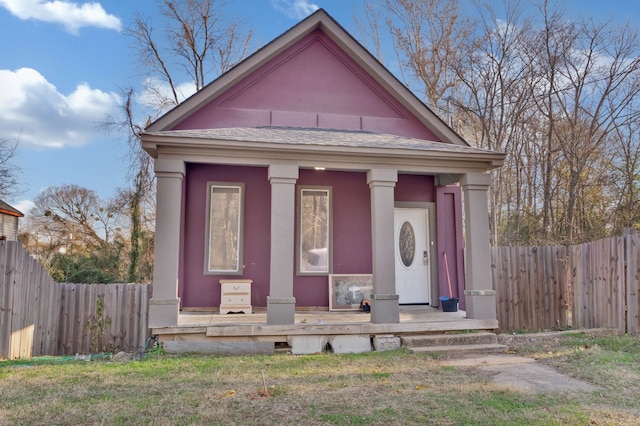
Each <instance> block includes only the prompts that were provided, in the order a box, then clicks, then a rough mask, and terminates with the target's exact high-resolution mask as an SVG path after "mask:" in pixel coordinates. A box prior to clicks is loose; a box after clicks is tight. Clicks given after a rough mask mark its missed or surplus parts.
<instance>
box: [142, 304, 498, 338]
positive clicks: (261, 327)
mask: <svg viewBox="0 0 640 426" xmlns="http://www.w3.org/2000/svg"><path fill="white" fill-rule="evenodd" d="M266 321H267V314H266V312H264V311H262V312H261V311H258V312H257V313H253V314H225V315H220V314H218V313H202V312H181V313H180V316H179V319H178V326H175V327H162V328H153V329H152V334H157V335H158V336H159V340H160V341H161V342H203V343H205V342H209V343H213V342H217V343H224V342H229V343H231V342H273V343H281V342H284V343H286V342H287V340H288V337H291V336H304V335H319V336H338V335H368V336H376V335H394V336H402V335H407V334H429V333H434V334H436V333H438V334H440V333H446V332H453V331H464V330H470V331H471V330H495V329H497V328H498V321H497V320H477V319H468V318H466V313H465V312H464V311H458V312H442V311H440V310H438V309H435V308H431V307H429V306H402V307H401V309H400V322H399V323H397V324H374V323H372V322H371V314H369V313H364V312H355V311H340V312H335V311H333V312H330V311H296V313H295V324H288V325H271V324H267V323H266Z"/></svg>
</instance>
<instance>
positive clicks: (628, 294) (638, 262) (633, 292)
mask: <svg viewBox="0 0 640 426" xmlns="http://www.w3.org/2000/svg"><path fill="white" fill-rule="evenodd" d="M624 236H625V260H626V262H627V263H626V265H627V267H626V271H625V298H626V312H627V315H626V329H627V333H629V334H632V335H636V334H638V333H640V316H639V315H638V309H639V305H640V303H639V297H640V291H639V290H640V273H639V271H638V268H639V267H640V259H639V258H638V256H639V255H640V251H639V250H638V246H639V244H638V234H637V233H636V232H635V230H633V229H625V235H624ZM0 276H1V275H0Z"/></svg>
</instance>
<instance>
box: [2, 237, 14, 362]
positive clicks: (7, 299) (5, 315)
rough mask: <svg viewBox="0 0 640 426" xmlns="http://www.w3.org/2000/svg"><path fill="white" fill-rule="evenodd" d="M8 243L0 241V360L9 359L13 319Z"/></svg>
mask: <svg viewBox="0 0 640 426" xmlns="http://www.w3.org/2000/svg"><path fill="white" fill-rule="evenodd" d="M10 246H11V244H10V242H9V241H0V359H8V358H9V347H10V341H11V319H12V317H13V312H12V310H13V286H11V285H10V282H11V281H10V278H9V275H10V269H9V265H12V264H13V256H12V254H11V250H10Z"/></svg>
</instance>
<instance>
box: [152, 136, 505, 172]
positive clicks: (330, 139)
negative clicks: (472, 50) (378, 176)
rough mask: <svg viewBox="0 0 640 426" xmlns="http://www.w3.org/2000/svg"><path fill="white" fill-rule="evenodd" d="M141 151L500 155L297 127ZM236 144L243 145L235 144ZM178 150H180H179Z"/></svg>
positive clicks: (183, 140)
mask: <svg viewBox="0 0 640 426" xmlns="http://www.w3.org/2000/svg"><path fill="white" fill-rule="evenodd" d="M143 140H144V148H145V150H147V151H148V152H150V153H151V154H152V155H153V156H154V157H155V155H154V154H157V148H158V146H162V145H164V146H165V147H169V146H171V147H173V148H174V149H180V150H185V149H190V148H199V147H215V148H225V149H243V150H270V151H275V150H276V149H277V148H278V147H281V149H282V150H287V151H294V150H297V151H300V152H302V151H315V152H317V153H321V152H322V153H333V154H338V153H339V154H340V155H347V154H350V155H351V156H361V157H363V158H364V156H365V155H372V154H374V155H378V156H381V157H383V158H386V159H390V158H391V156H395V157H398V158H400V157H404V158H408V157H419V156H430V157H432V158H436V157H440V158H445V157H446V158H449V159H456V160H459V161H464V160H465V158H467V159H468V160H470V161H484V162H487V163H490V164H491V165H492V166H491V168H493V167H497V166H500V165H502V162H503V160H504V154H502V153H499V152H495V151H488V150H484V149H479V148H473V147H470V146H461V145H452V144H443V143H442V142H432V141H425V140H422V139H415V138H408V137H402V136H397V135H389V134H380V133H371V132H366V131H355V130H330V129H321V128H297V127H272V126H264V127H235V128H220V129H191V130H167V131H162V132H144V133H143ZM238 142H242V143H241V144H239V143H238ZM179 147H180V148H179Z"/></svg>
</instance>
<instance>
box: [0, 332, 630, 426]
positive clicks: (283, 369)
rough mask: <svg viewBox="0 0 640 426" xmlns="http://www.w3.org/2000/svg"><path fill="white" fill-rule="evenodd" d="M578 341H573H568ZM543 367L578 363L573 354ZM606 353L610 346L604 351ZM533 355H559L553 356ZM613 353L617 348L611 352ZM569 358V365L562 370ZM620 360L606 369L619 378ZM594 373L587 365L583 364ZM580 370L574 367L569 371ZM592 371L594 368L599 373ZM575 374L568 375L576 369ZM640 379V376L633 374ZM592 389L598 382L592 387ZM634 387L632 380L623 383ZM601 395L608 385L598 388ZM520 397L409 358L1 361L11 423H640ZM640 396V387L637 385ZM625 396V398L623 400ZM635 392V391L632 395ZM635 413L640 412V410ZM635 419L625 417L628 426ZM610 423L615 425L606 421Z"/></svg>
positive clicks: (599, 402)
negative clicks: (595, 420)
mask: <svg viewBox="0 0 640 426" xmlns="http://www.w3.org/2000/svg"><path fill="white" fill-rule="evenodd" d="M570 339H571V338H570ZM562 342H564V338H562V339H560V340H559V341H558V342H556V343H557V344H558V347H557V348H556V349H553V350H551V352H556V353H557V354H558V355H557V356H555V357H553V358H547V359H546V360H545V361H544V362H553V363H555V365H557V366H558V368H563V366H565V365H567V366H568V365H570V364H571V363H572V362H585V363H586V362H587V361H589V362H590V361H591V359H590V358H588V357H586V359H583V358H577V361H576V359H571V358H570V357H571V356H572V352H571V351H567V352H565V349H568V348H570V347H573V346H575V344H576V342H572V343H571V344H570V345H569V346H565V347H563V346H562ZM600 347H602V345H600ZM543 349H544V350H542V351H539V352H535V351H533V350H532V351H531V352H529V353H528V355H530V356H536V354H537V355H542V354H543V353H547V352H550V350H549V349H550V348H549V347H546V348H543ZM603 351H604V352H607V353H608V350H603ZM563 360H564V361H563ZM622 361H623V360H621V359H611V360H610V361H607V362H608V367H609V368H610V369H612V370H611V371H618V370H616V368H621V369H622V370H620V372H617V373H616V374H615V376H616V378H617V379H618V380H619V378H620V375H624V371H627V370H625V369H627V368H629V370H628V371H630V372H632V373H633V372H636V373H637V370H635V368H636V367H630V366H629V365H628V364H626V363H624V362H622ZM584 365H590V364H584ZM572 368H573V367H572ZM599 368H600V367H599V366H593V369H594V370H596V369H599ZM569 373H570V371H569ZM634 374H635V373H634ZM586 379H587V380H592V379H593V377H591V378H590V377H587V378H586ZM624 383H626V382H624ZM597 384H599V385H600V383H597ZM610 385H611V386H612V388H611V389H609V388H608V387H607V386H605V387H604V388H605V389H606V390H605V391H604V392H605V394H604V395H603V396H598V395H585V394H575V395H573V394H568V393H564V394H563V393H555V394H546V395H532V394H527V393H519V392H512V391H508V390H505V389H503V388H500V387H498V386H496V385H494V384H492V383H491V380H490V377H489V376H487V374H486V373H484V372H482V371H481V370H479V369H477V368H472V367H464V368H463V367H444V366H441V365H438V364H437V363H436V362H434V358H433V357H432V356H429V355H426V354H412V353H408V352H405V351H402V350H399V351H391V352H383V353H371V354H362V355H340V356H339V355H332V354H321V355H312V356H291V355H276V356H246V357H241V356H233V357H231V356H230V357H214V356H196V355H191V356H168V355H157V354H155V355H152V356H148V357H147V358H145V359H143V360H141V361H133V362H130V363H127V364H119V363H112V362H110V361H97V362H89V363H87V362H82V361H80V362H75V361H71V362H65V363H56V364H38V363H32V364H31V365H30V366H24V365H16V364H15V363H9V362H0V423H2V424H18V425H20V424H25V425H26V424H60V425H71V424H116V425H117V424H159V425H163V424H221V425H226V424H243V425H252V424H256V425H257V424H260V425H264V424H285V425H286V424H291V425H294V424H296V425H297V424H305V425H358V424H361V425H364V424H379V425H383V424H384V425H390V424H391V425H395V424H403V425H405V424H438V425H458V424H464V425H474V424H479V425H483V424H495V425H500V424H504V425H507V424H508V425H513V424H516V425H517V424H522V425H524V424H527V425H529V424H532V425H535V424H539V425H546V424H589V422H590V421H592V420H594V419H597V420H598V424H607V421H612V422H614V420H615V419H624V420H625V421H626V423H629V420H630V419H634V420H635V422H636V423H637V422H639V421H640V417H632V416H633V414H632V413H631V412H630V411H629V410H628V409H627V408H626V406H625V405H623V404H626V403H627V402H629V401H628V397H630V393H628V394H627V396H619V395H614V394H615V393H616V389H615V380H613V379H611V383H610ZM634 386H635V390H636V394H637V390H638V388H637V385H635V384H634ZM625 392H626V391H625ZM629 392H630V391H629ZM634 404H635V406H634V405H632V408H633V407H636V408H637V404H638V403H637V402H634ZM625 416H626V417H625ZM607 419H609V420H607Z"/></svg>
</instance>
